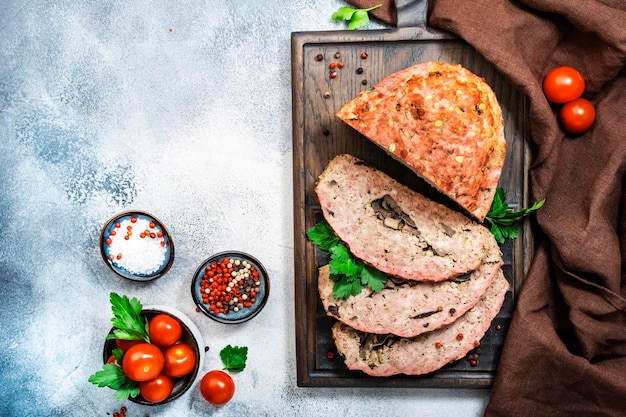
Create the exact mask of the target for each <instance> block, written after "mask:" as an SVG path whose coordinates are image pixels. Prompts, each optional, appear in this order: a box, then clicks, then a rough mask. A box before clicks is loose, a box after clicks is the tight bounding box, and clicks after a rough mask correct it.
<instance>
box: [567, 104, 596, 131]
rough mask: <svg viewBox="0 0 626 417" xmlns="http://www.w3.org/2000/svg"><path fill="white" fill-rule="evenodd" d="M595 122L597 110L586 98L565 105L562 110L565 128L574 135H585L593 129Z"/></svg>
mask: <svg viewBox="0 0 626 417" xmlns="http://www.w3.org/2000/svg"><path fill="white" fill-rule="evenodd" d="M594 120H596V109H595V108H594V107H593V104H591V103H590V102H589V101H588V100H585V99H584V98H577V99H576V100H573V101H570V102H568V103H565V104H564V105H563V107H562V108H561V121H562V122H563V126H564V127H565V129H567V130H569V131H570V132H572V133H583V132H584V131H586V130H587V129H589V128H590V127H591V125H592V124H593V122H594Z"/></svg>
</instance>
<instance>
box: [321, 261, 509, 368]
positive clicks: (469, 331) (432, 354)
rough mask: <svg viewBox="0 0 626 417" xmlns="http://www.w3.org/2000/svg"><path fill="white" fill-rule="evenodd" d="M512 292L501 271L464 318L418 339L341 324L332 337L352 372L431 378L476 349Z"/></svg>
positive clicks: (336, 326) (338, 323) (337, 324)
mask: <svg viewBox="0 0 626 417" xmlns="http://www.w3.org/2000/svg"><path fill="white" fill-rule="evenodd" d="M508 289H509V283H508V281H507V280H506V278H505V277H504V274H503V273H502V272H501V270H500V273H498V275H497V276H496V278H495V279H494V281H493V283H492V285H491V286H490V287H489V288H488V289H487V291H485V293H484V294H483V295H482V296H481V297H480V300H479V301H478V303H476V305H475V306H474V307H472V308H471V309H470V310H469V311H467V312H466V313H465V314H464V315H463V316H461V317H460V318H458V319H457V320H456V321H454V322H453V323H451V324H449V325H448V326H446V327H442V328H441V329H439V330H435V331H432V332H428V333H424V334H422V335H420V336H417V337H415V338H401V337H397V336H392V335H376V334H372V333H364V332H360V331H358V330H354V329H353V328H351V327H349V326H347V325H346V324H344V323H341V322H337V323H336V324H335V325H334V326H333V328H332V335H333V338H334V339H335V344H336V346H337V351H338V352H339V353H340V354H341V355H342V356H343V358H344V361H345V363H346V366H347V367H348V368H349V369H352V370H361V371H363V372H365V373H366V374H368V375H372V376H391V375H396V374H406V375H422V374H427V373H430V372H433V371H436V370H438V369H440V368H441V367H443V366H444V365H446V364H448V363H450V362H453V361H455V360H458V359H461V358H463V357H464V356H465V355H467V353H468V352H469V351H470V350H472V349H473V348H474V347H475V346H476V343H478V342H479V341H480V339H482V337H483V336H484V335H485V333H486V332H487V330H488V329H489V326H490V325H491V322H492V320H493V319H494V318H495V316H496V314H498V311H500V308H501V307H502V303H503V301H504V297H505V295H506V292H507V291H508ZM459 335H462V336H459Z"/></svg>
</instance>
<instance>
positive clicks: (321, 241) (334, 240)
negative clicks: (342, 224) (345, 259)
mask: <svg viewBox="0 0 626 417" xmlns="http://www.w3.org/2000/svg"><path fill="white" fill-rule="evenodd" d="M306 234H307V236H308V237H309V239H311V242H313V243H315V244H316V245H317V246H319V247H320V249H322V250H325V251H330V249H331V248H332V247H333V246H335V245H337V244H338V243H339V238H338V237H337V236H336V235H335V232H333V229H331V228H330V226H329V225H328V223H326V222H321V223H318V224H316V225H315V226H314V227H312V228H311V229H309V231H308V232H307V233H306Z"/></svg>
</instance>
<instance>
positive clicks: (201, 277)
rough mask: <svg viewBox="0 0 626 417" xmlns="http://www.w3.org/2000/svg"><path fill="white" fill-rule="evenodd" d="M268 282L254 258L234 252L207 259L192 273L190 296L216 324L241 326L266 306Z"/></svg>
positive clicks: (263, 270)
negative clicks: (240, 324)
mask: <svg viewBox="0 0 626 417" xmlns="http://www.w3.org/2000/svg"><path fill="white" fill-rule="evenodd" d="M269 293H270V281H269V277H268V275H267V271H266V270H265V267H264V266H263V265H262V264H261V262H259V260H258V259H256V258H255V257H253V256H251V255H249V254H247V253H244V252H238V251H228V252H221V253H218V254H215V255H212V256H210V257H209V258H208V259H206V260H205V261H204V262H202V264H201V265H200V266H199V267H198V269H197V270H196V272H195V274H194V276H193V280H192V283H191V294H192V296H193V300H194V302H195V303H196V306H197V307H198V309H199V310H200V311H202V312H203V313H204V314H205V315H207V316H208V317H209V318H211V319H213V320H215V321H218V322H220V323H227V324H237V323H243V322H245V321H248V320H250V319H251V318H253V317H255V316H256V315H257V314H259V312H260V311H261V310H262V309H263V307H264V306H265V304H266V303H267V298H268V296H269Z"/></svg>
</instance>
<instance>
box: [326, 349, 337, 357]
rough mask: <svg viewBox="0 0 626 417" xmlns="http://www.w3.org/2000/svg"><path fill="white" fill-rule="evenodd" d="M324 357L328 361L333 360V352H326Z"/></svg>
mask: <svg viewBox="0 0 626 417" xmlns="http://www.w3.org/2000/svg"><path fill="white" fill-rule="evenodd" d="M326 357H327V358H328V359H333V358H334V357H335V352H333V351H328V353H326Z"/></svg>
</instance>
